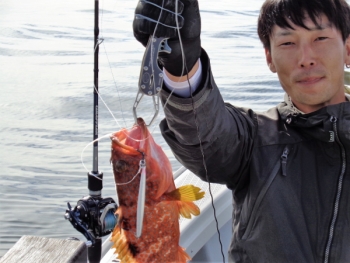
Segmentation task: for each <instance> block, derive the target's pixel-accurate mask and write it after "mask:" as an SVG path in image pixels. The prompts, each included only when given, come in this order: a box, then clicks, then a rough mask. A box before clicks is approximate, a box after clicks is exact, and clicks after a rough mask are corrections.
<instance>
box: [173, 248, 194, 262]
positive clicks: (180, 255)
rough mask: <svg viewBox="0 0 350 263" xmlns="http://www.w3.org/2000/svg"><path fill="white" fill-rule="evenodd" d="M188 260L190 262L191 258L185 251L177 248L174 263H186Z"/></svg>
mask: <svg viewBox="0 0 350 263" xmlns="http://www.w3.org/2000/svg"><path fill="white" fill-rule="evenodd" d="M189 260H191V257H190V256H189V255H188V254H187V253H186V252H185V250H184V249H183V248H182V247H180V246H179V248H178V252H177V260H176V262H179V263H186V262H187V261H189Z"/></svg>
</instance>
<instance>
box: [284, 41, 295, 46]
mask: <svg viewBox="0 0 350 263" xmlns="http://www.w3.org/2000/svg"><path fill="white" fill-rule="evenodd" d="M290 45H293V42H284V43H282V44H281V46H290Z"/></svg>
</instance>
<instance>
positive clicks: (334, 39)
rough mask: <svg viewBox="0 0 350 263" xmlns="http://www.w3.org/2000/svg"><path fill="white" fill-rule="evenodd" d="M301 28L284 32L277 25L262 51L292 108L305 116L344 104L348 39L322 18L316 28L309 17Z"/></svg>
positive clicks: (349, 62) (349, 59)
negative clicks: (268, 45) (268, 43)
mask: <svg viewBox="0 0 350 263" xmlns="http://www.w3.org/2000/svg"><path fill="white" fill-rule="evenodd" d="M304 23H305V25H306V26H307V27H308V28H309V29H310V30H307V29H305V28H303V27H299V26H296V25H295V24H293V23H291V25H292V26H293V28H294V29H295V30H293V29H289V28H287V29H284V28H281V27H279V26H277V25H275V26H274V28H273V30H272V35H271V37H270V41H271V49H270V51H269V50H267V49H266V50H265V52H266V60H267V63H268V65H269V68H270V70H271V71H272V72H274V73H276V72H277V75H278V78H279V80H280V83H281V85H282V87H283V89H284V90H285V91H286V92H287V93H288V95H289V96H290V97H291V99H292V101H293V103H294V105H295V106H296V107H297V108H298V109H300V110H301V111H303V112H305V113H309V112H312V111H315V110H318V109H320V108H322V107H324V106H326V105H330V104H336V103H340V102H343V101H345V95H344V63H346V64H350V37H349V38H348V39H347V41H346V43H345V44H344V41H343V39H342V36H341V33H340V32H339V30H337V29H336V28H335V27H334V26H332V25H331V24H330V22H329V20H328V19H327V17H326V16H325V15H321V16H320V17H319V18H318V23H319V25H320V27H317V26H316V25H315V24H314V23H313V22H312V20H311V19H310V18H306V20H305V21H304Z"/></svg>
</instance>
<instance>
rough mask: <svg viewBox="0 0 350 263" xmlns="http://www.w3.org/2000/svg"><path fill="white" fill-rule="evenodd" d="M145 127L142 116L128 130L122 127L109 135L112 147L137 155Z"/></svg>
mask: <svg viewBox="0 0 350 263" xmlns="http://www.w3.org/2000/svg"><path fill="white" fill-rule="evenodd" d="M146 133H147V128H146V124H145V122H144V120H143V119H142V118H138V119H137V124H135V125H134V126H133V127H132V128H131V129H130V130H127V129H122V130H120V131H117V132H115V133H113V134H112V135H111V137H110V138H111V140H112V148H113V149H114V150H116V151H118V150H119V151H122V152H124V153H126V154H131V155H139V154H140V149H139V148H140V144H141V142H142V140H144V138H146V136H145V135H146Z"/></svg>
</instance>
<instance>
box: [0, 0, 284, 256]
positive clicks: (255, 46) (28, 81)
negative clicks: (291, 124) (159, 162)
mask: <svg viewBox="0 0 350 263" xmlns="http://www.w3.org/2000/svg"><path fill="white" fill-rule="evenodd" d="M261 3H262V1H261V0H246V1H232V0H221V1H218V2H217V1H209V0H201V1H200V7H201V10H202V24H203V26H202V29H203V30H202V31H203V33H202V46H203V47H204V48H205V49H206V50H207V52H208V53H209V55H210V57H211V62H212V69H213V72H214V75H215V79H216V82H217V84H218V86H219V87H220V88H221V91H222V94H223V96H224V98H225V100H227V101H230V102H232V103H234V104H236V105H240V106H243V105H245V106H248V107H251V108H253V109H255V110H265V109H267V108H269V107H271V106H273V105H275V104H277V103H278V102H280V101H281V100H282V98H283V92H282V90H281V88H280V87H279V84H278V81H277V77H276V75H273V74H272V73H270V72H269V71H268V68H267V66H266V63H265V58H264V51H263V49H262V46H261V44H260V42H259V40H258V39H257V35H256V20H257V15H258V10H259V8H260V5H261ZM136 4H137V1H136V0H135V1H130V0H126V1H119V0H101V1H100V8H101V12H100V28H101V33H100V37H102V38H104V42H103V44H102V45H101V47H100V81H99V86H100V92H101V96H102V97H103V99H104V100H105V101H106V103H107V105H108V106H109V107H110V109H111V111H112V112H113V114H114V116H115V118H116V120H117V121H118V123H116V122H115V121H114V119H113V118H112V117H111V115H110V114H109V113H108V111H107V110H106V108H105V107H104V106H103V104H102V103H101V102H100V124H99V133H100V135H101V136H102V135H105V134H108V133H111V132H113V131H116V130H118V129H120V127H121V126H125V127H130V126H131V125H132V123H133V116H132V106H133V102H134V100H135V96H136V92H137V83H138V75H139V71H140V63H141V60H142V56H143V50H144V49H143V47H142V46H141V44H139V43H138V42H137V41H136V40H134V38H133V34H132V30H131V23H132V19H133V12H134V7H135V6H136ZM93 8H94V1H92V0H90V1H86V0H74V1H71V0H60V1H47V0H36V1H24V0H12V1H1V3H0V132H1V140H0V167H1V173H0V256H2V255H3V254H4V253H5V252H6V251H7V250H8V249H9V248H10V247H11V246H13V244H14V243H15V242H16V241H17V240H18V239H19V238H20V237H21V236H22V235H37V236H47V237H55V238H67V237H70V236H76V237H78V238H81V239H84V237H83V236H82V235H81V234H79V233H78V232H76V231H75V230H74V229H73V228H72V227H71V225H70V224H69V223H68V222H67V221H65V220H64V218H63V215H64V212H65V209H66V203H67V202H68V201H69V202H71V203H72V204H73V205H75V203H76V201H77V200H78V199H79V198H81V197H83V196H85V195H87V194H88V190H87V176H86V170H85V168H84V167H83V165H82V163H81V160H80V158H81V152H82V150H83V149H84V147H85V146H86V145H87V144H88V143H89V142H90V141H91V140H92V92H93V51H94V50H93V23H94V20H93V19H94V18H93V17H94V13H93ZM150 102H151V101H150V98H145V101H143V103H142V105H141V107H140V108H139V110H138V112H139V115H140V116H142V117H144V118H145V119H147V118H150V117H151V116H152V115H153V108H152V105H151V104H150ZM161 118H162V114H160V116H159V118H158V119H157V120H156V123H159V121H160V119H161ZM151 130H152V133H153V136H154V137H155V138H156V141H157V142H158V143H159V144H161V145H162V146H163V148H164V150H165V151H166V153H167V154H168V156H169V158H170V160H171V162H172V164H173V169H174V170H177V169H178V168H179V167H180V166H179V164H178V163H177V162H176V161H175V159H174V157H173V155H172V154H171V152H170V150H169V148H168V147H167V145H166V144H165V143H164V141H163V139H162V138H161V136H160V133H159V129H158V126H157V125H155V126H154V127H152V128H151ZM109 153H110V142H109V139H108V138H107V139H104V140H102V141H101V142H100V143H99V170H101V171H103V172H104V189H103V196H104V197H107V196H111V197H115V196H116V194H115V190H114V182H113V176H112V172H111V169H110V165H109ZM91 155H92V148H91V147H87V149H86V151H85V152H84V154H83V160H84V163H85V165H86V167H87V169H88V170H89V171H90V170H91V169H92V164H91Z"/></svg>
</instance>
